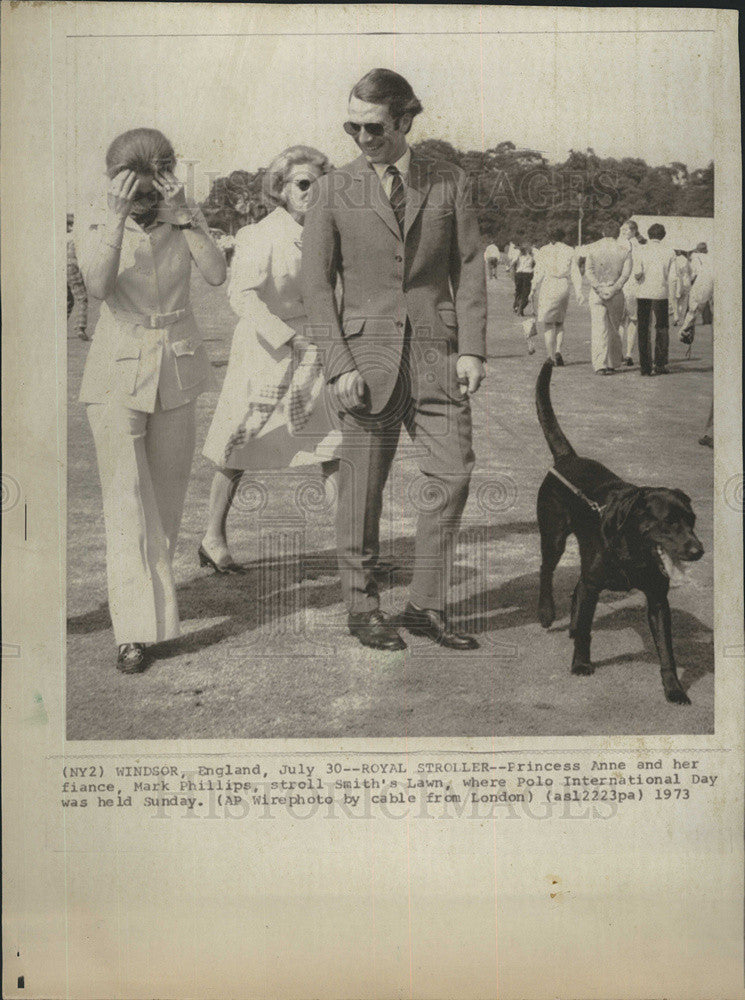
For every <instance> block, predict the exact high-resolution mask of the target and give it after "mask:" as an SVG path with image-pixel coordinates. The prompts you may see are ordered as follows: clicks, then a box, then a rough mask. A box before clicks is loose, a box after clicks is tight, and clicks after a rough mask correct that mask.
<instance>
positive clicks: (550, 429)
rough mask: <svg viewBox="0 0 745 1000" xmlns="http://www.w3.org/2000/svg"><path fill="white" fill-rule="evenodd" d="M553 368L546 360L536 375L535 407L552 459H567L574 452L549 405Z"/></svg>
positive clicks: (551, 363)
mask: <svg viewBox="0 0 745 1000" xmlns="http://www.w3.org/2000/svg"><path fill="white" fill-rule="evenodd" d="M553 367H554V366H553V362H552V361H551V360H546V361H545V362H544V363H543V367H542V368H541V370H540V372H539V373H538V381H537V382H536V386H535V405H536V409H537V410H538V421H539V423H540V425H541V429H542V430H543V433H544V434H545V436H546V441H547V442H548V446H549V448H550V449H551V454H552V455H553V456H554V459H558V458H568V457H569V456H570V455H574V454H575V451H574V448H572V446H571V445H570V444H569V442H568V441H567V439H566V437H565V436H564V432H563V431H562V429H561V427H559V421H558V420H557V419H556V414H555V413H554V408H553V406H552V405H551V394H550V392H549V385H550V383H551V371H552V369H553Z"/></svg>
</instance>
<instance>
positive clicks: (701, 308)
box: [680, 243, 714, 355]
mask: <svg viewBox="0 0 745 1000" xmlns="http://www.w3.org/2000/svg"><path fill="white" fill-rule="evenodd" d="M701 246H704V247H705V246H706V244H705V243H704V244H699V247H701ZM691 256H692V258H693V259H694V262H695V263H694V268H695V269H694V274H693V283H692V285H691V288H690V292H689V294H688V309H687V312H686V315H685V318H684V319H683V322H682V323H681V326H680V339H681V341H682V343H684V344H687V345H688V349H689V350H688V353H689V355H690V346H691V344H692V343H693V338H694V336H695V333H696V319H697V317H698V315H699V313H700V314H701V319H702V322H704V323H706V322H707V320H711V316H707V315H706V312H707V310H708V311H709V312H711V309H712V307H713V305H714V270H713V268H712V266H711V258H710V256H709V255H708V253H706V252H705V251H704V252H701V251H700V250H699V251H698V252H696V253H693V254H692V255H691Z"/></svg>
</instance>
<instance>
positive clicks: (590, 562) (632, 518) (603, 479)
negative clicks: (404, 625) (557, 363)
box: [536, 361, 704, 705]
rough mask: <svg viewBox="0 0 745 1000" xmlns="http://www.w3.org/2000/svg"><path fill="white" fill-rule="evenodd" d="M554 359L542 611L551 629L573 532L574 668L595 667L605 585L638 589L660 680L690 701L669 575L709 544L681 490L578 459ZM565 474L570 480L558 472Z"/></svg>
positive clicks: (671, 696) (543, 415)
mask: <svg viewBox="0 0 745 1000" xmlns="http://www.w3.org/2000/svg"><path fill="white" fill-rule="evenodd" d="M552 368H553V365H552V362H551V361H546V363H545V364H544V365H543V367H542V368H541V371H540V374H539V376H538V382H537V384H536V406H537V409H538V419H539V421H540V424H541V427H542V429H543V433H544V434H545V436H546V441H547V442H548V446H549V448H550V449H551V453H552V454H553V456H554V470H555V471H553V470H552V471H551V472H549V473H548V475H547V476H546V478H545V479H544V480H543V482H542V483H541V487H540V489H539V491H538V526H539V528H540V532H541V585H540V598H539V604H538V617H539V620H540V623H541V625H542V626H543V627H544V628H548V627H549V625H550V624H551V623H552V622H553V620H554V618H555V609H554V598H553V590H552V580H553V574H554V570H555V569H556V566H557V564H558V562H559V560H560V559H561V557H562V555H563V553H564V547H565V545H566V540H567V538H568V537H569V535H570V534H574V535H575V536H576V538H577V541H578V543H579V552H580V560H581V564H582V569H581V573H580V578H579V581H578V583H577V586H576V587H575V590H574V595H573V597H572V613H571V621H570V626H569V635H570V636H571V637H572V638H573V639H574V657H573V659H572V673H573V674H590V673H592V672H593V670H594V667H593V665H592V663H591V662H590V633H591V630H592V619H593V616H594V614H595V608H596V606H597V602H598V597H599V596H600V592H601V591H602V590H632V589H635V590H641V591H642V592H643V593H644V595H645V597H646V598H647V616H648V619H649V627H650V628H651V630H652V636H653V638H654V642H655V645H656V647H657V652H658V654H659V657H660V663H661V665H662V666H661V673H662V686H663V688H664V689H665V697H666V698H667V700H668V701H672V702H677V703H678V704H680V705H689V704H690V700H689V698H688V696H687V695H686V693H685V691H684V690H683V688H682V686H681V684H680V681H679V680H678V675H677V672H676V669H675V658H674V656H673V643H672V630H671V624H670V605H669V604H668V601H667V593H668V590H669V587H670V576H671V574H672V575H673V576H674V575H676V574H677V573H678V572H680V570H681V566H680V564H681V563H684V562H692V561H694V560H696V559H700V558H701V556H702V555H703V554H704V548H703V545H702V544H701V542H700V541H699V540H698V538H697V537H696V535H695V534H694V531H693V526H694V524H695V522H696V515H695V514H694V513H693V510H692V509H691V501H690V499H689V498H688V497H687V496H686V495H685V493H683V492H682V491H681V490H669V489H664V488H663V487H656V486H634V485H633V484H632V483H626V482H624V481H623V480H622V479H619V477H618V476H616V475H615V474H614V473H612V472H611V471H610V469H606V467H605V466H604V465H601V464H600V463H599V462H594V461H593V460H592V459H589V458H580V457H579V456H578V455H577V454H576V452H575V451H574V448H572V446H571V445H570V444H569V441H567V439H566V437H565V436H564V434H563V432H562V430H561V428H560V427H559V423H558V421H557V419H556V416H555V414H554V411H553V407H552V406H551V398H550V395H549V385H550V382H551V370H552ZM555 473H558V474H559V476H561V477H563V479H565V480H566V481H567V482H568V483H569V484H571V487H570V486H567V485H566V484H565V483H564V482H562V480H561V479H560V478H559V477H558V476H557V475H556V474H555Z"/></svg>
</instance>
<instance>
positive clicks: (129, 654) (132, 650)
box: [116, 642, 148, 674]
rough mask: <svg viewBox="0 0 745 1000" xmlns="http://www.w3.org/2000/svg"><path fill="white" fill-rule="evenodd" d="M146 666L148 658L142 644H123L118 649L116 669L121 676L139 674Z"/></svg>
mask: <svg viewBox="0 0 745 1000" xmlns="http://www.w3.org/2000/svg"><path fill="white" fill-rule="evenodd" d="M147 664H148V657H147V653H146V652H145V644H144V643H142V642H125V643H122V645H121V646H120V647H119V652H118V654H117V657H116V669H117V670H120V671H121V672H122V673H123V674H141V673H142V671H143V670H144V669H145V667H146V666H147Z"/></svg>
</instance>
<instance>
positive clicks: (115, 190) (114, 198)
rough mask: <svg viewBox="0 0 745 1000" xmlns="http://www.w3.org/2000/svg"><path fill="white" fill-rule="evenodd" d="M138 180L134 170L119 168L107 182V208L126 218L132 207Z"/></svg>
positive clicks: (138, 183) (121, 217)
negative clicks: (114, 175) (108, 182)
mask: <svg viewBox="0 0 745 1000" xmlns="http://www.w3.org/2000/svg"><path fill="white" fill-rule="evenodd" d="M139 186H140V181H139V179H138V177H137V174H136V173H135V172H134V170H121V171H120V172H119V173H118V174H117V175H116V177H113V178H112V180H111V183H110V184H109V190H108V193H107V199H108V203H109V209H110V210H111V211H112V212H113V213H114V215H116V216H118V217H119V218H120V219H126V218H127V216H128V215H129V210H130V209H131V208H132V202H133V201H134V198H135V195H136V194H137V189H138V188H139Z"/></svg>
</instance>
